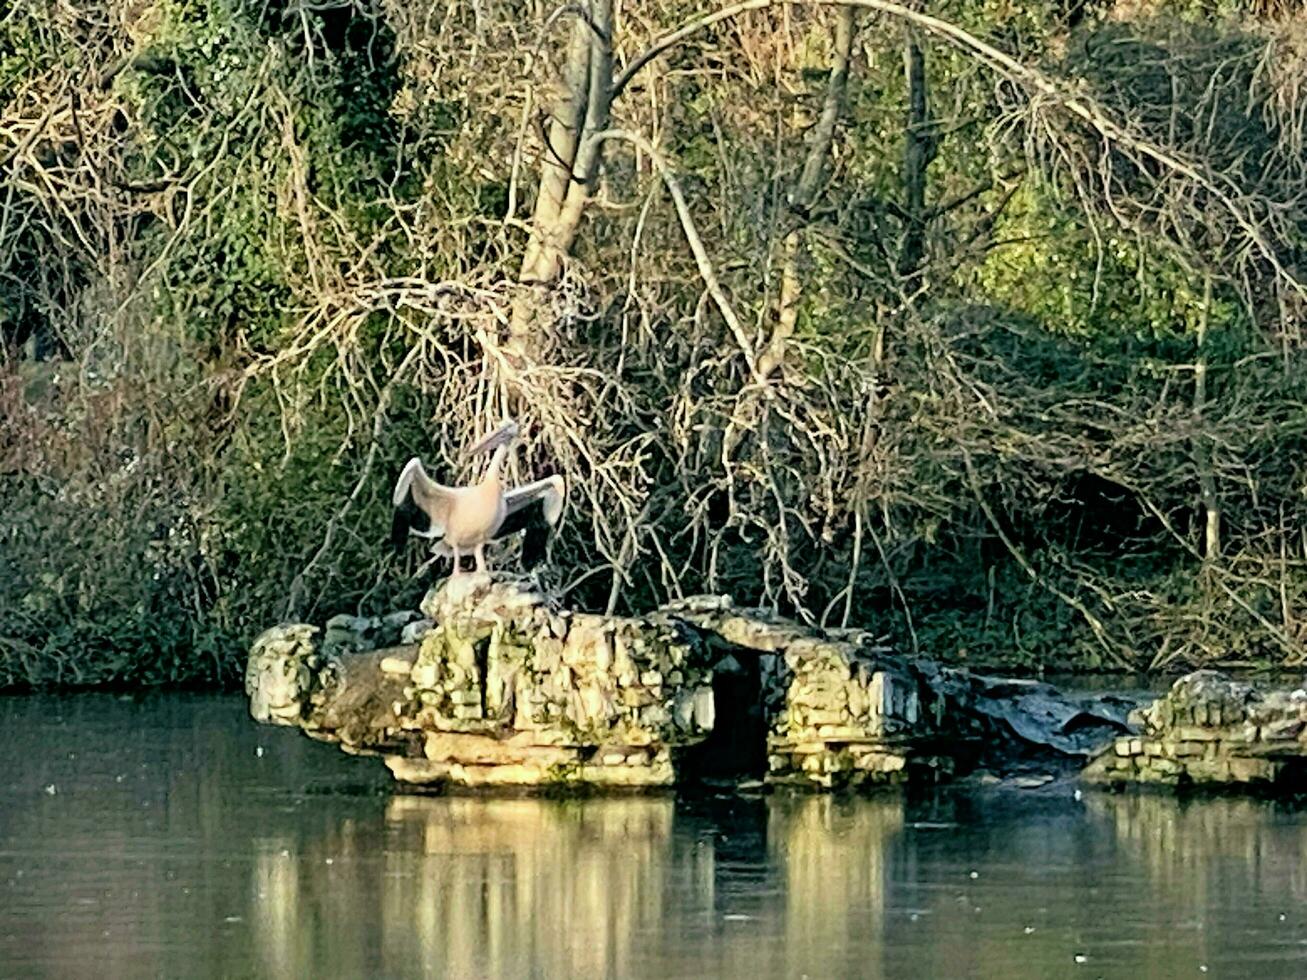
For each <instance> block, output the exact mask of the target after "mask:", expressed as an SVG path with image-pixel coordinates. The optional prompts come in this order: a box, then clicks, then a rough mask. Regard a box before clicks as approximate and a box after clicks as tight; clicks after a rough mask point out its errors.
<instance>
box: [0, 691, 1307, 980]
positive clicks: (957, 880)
mask: <svg viewBox="0 0 1307 980" xmlns="http://www.w3.org/2000/svg"><path fill="white" fill-rule="evenodd" d="M0 725H3V727H4V730H5V731H6V732H10V733H20V736H19V740H20V741H21V742H22V744H21V745H19V746H18V751H15V752H11V753H7V754H5V755H4V756H3V757H0V793H3V798H4V799H5V800H6V804H5V806H4V807H3V808H0V889H3V891H0V967H2V968H0V974H3V975H4V976H10V975H12V976H23V977H27V976H42V975H49V976H73V977H75V976H85V975H87V974H88V973H94V974H95V975H97V976H103V977H119V976H122V977H136V976H166V977H191V976H197V977H208V976H216V977H241V976H259V977H323V978H327V977H387V978H389V977H395V978H400V977H441V978H447V977H456V978H475V977H494V978H501V977H502V978H514V977H658V978H666V977H702V976H722V977H748V978H750V980H754V978H762V977H800V976H804V975H807V976H809V977H813V978H817V977H854V976H857V977H882V976H883V977H961V976H980V977H1004V978H1006V977H1025V976H1029V977H1049V976H1063V975H1074V976H1081V975H1084V976H1090V975H1092V976H1099V975H1103V976H1155V977H1193V976H1199V975H1202V974H1201V972H1200V968H1201V967H1202V966H1207V967H1208V970H1209V974H1208V975H1211V976H1222V975H1225V976H1229V975H1239V974H1242V973H1245V972H1246V965H1247V964H1248V963H1249V962H1251V961H1255V962H1256V963H1257V972H1258V973H1259V974H1261V975H1265V976H1268V977H1270V976H1279V975H1283V976H1300V975H1307V962H1305V960H1304V952H1305V951H1307V923H1305V919H1307V914H1305V913H1304V911H1303V909H1304V908H1307V902H1304V899H1307V864H1305V863H1304V860H1303V859H1304V858H1307V815H1305V814H1303V813H1302V812H1300V811H1298V810H1295V809H1292V808H1288V807H1284V806H1274V805H1269V804H1264V803H1258V802H1252V801H1242V800H1205V801H1194V802H1190V803H1183V802H1177V801H1175V800H1173V799H1169V798H1167V797H1164V796H1155V795H1153V796H1106V795H1093V796H1087V797H1086V798H1085V800H1084V801H1083V802H1080V801H1076V800H1074V799H1072V798H1071V797H1070V796H1068V795H1041V794H1022V793H1001V792H996V791H990V792H988V793H983V794H982V793H968V792H964V791H960V790H958V791H953V792H944V793H939V794H935V795H931V796H928V797H926V798H922V799H912V800H905V799H904V798H903V797H901V796H899V795H895V794H886V795H878V796H873V797H869V798H863V799H833V798H829V797H819V796H783V797H782V796H778V797H771V798H766V799H753V800H744V799H698V800H695V799H673V798H670V797H656V798H649V797H632V798H620V799H607V800H603V799H596V800H585V801H569V802H560V801H549V800H538V799H512V800H503V799H501V800H477V799H473V798H459V797H448V798H441V797H405V796H395V797H392V796H390V795H389V793H388V789H389V787H388V784H387V782H386V779H387V777H386V776H385V773H384V771H383V770H382V769H381V767H379V766H374V765H371V764H370V763H369V762H367V761H364V760H357V759H348V758H344V757H341V756H340V755H339V754H338V753H336V752H335V751H334V750H333V749H331V748H330V747H327V746H321V745H316V744H314V743H311V742H309V741H308V740H306V739H304V738H303V737H302V736H300V735H299V734H298V733H295V732H290V731H278V730H272V729H260V728H257V727H255V726H253V725H251V724H250V723H249V722H248V721H247V720H246V719H245V717H244V715H243V707H242V705H241V703H240V701H239V700H237V699H226V698H179V697H168V698H158V699H152V700H149V701H146V702H143V703H133V702H129V701H119V700H115V699H111V698H103V697H79V698H67V699H37V698H30V699H9V700H4V701H0ZM260 750H261V751H260ZM1281 916H1283V918H1281ZM1076 955H1080V956H1083V957H1085V958H1086V963H1085V964H1083V966H1084V967H1085V968H1086V969H1085V970H1082V969H1080V967H1079V966H1078V965H1077V964H1076V961H1075V956H1076ZM1086 970H1087V971H1088V972H1086Z"/></svg>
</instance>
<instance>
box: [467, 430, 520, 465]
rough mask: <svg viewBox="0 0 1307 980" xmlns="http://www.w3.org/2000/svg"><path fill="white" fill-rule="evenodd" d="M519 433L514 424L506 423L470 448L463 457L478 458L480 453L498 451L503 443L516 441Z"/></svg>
mask: <svg viewBox="0 0 1307 980" xmlns="http://www.w3.org/2000/svg"><path fill="white" fill-rule="evenodd" d="M520 431H521V429H520V428H519V427H518V424H517V423H516V422H507V423H505V424H504V425H501V426H500V427H499V428H498V429H496V430H495V431H494V432H492V433H490V435H488V436H486V437H485V438H484V439H482V440H481V441H480V442H478V443H476V444H475V445H474V446H471V447H470V448H469V449H468V450H467V452H466V453H464V455H465V456H469V457H470V456H480V455H481V454H482V453H488V452H490V451H491V450H492V449H498V448H499V447H500V446H502V445H503V444H504V443H506V442H512V441H513V440H514V439H516V438H517V436H518V433H519V432H520Z"/></svg>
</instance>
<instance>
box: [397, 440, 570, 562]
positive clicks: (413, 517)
mask: <svg viewBox="0 0 1307 980" xmlns="http://www.w3.org/2000/svg"><path fill="white" fill-rule="evenodd" d="M519 432H520V429H519V428H518V425H517V423H516V422H508V423H506V424H504V425H502V426H500V427H499V428H498V429H496V430H495V431H494V432H492V433H490V434H489V435H488V436H486V437H485V438H484V439H482V440H481V441H480V442H478V443H477V444H476V445H474V446H472V447H471V448H470V449H468V450H467V453H466V455H468V456H475V455H479V454H481V453H484V452H487V451H489V450H491V449H493V450H494V451H495V455H494V456H493V457H492V458H491V460H490V469H489V470H488V471H487V472H486V475H485V476H484V477H483V478H482V480H481V482H480V483H477V484H474V485H473V486H470V487H446V486H442V485H441V484H439V483H437V482H436V481H435V480H433V479H431V477H429V476H428V475H427V471H426V470H425V469H423V467H422V461H421V460H420V459H419V458H418V457H416V456H414V457H413V458H412V459H410V460H409V461H408V463H406V464H405V466H404V469H403V471H402V472H401V473H400V474H399V480H398V481H397V482H396V483H395V493H394V496H393V498H392V499H393V503H394V505H395V519H394V523H393V525H392V527H391V540H392V541H393V542H394V543H395V544H396V545H397V546H398V545H402V543H403V540H404V536H405V534H407V533H412V534H415V535H417V536H418V537H421V538H426V539H427V540H429V541H432V542H433V545H432V551H434V552H435V553H436V554H437V555H444V556H447V557H452V558H453V559H454V575H459V574H461V572H462V569H461V568H460V562H461V559H462V556H463V555H465V554H467V552H469V551H471V552H472V553H473V554H474V555H475V556H476V563H477V571H480V572H484V571H485V570H486V558H485V551H484V549H485V546H486V543H487V542H489V541H493V540H494V539H495V538H498V537H502V536H504V535H507V534H513V533H515V532H517V531H520V530H526V532H527V548H528V549H531V548H533V547H537V546H539V545H540V544H541V543H542V541H543V538H544V537H547V536H548V532H549V529H550V528H552V527H553V526H554V525H556V524H557V523H558V519H559V517H561V516H562V513H563V498H564V495H565V493H566V484H565V483H564V482H563V478H562V477H561V476H548V477H545V478H544V479H543V480H536V481H535V482H534V483H528V484H525V485H524V486H520V487H514V488H513V489H511V490H508V491H505V490H504V488H503V484H502V482H501V480H500V478H499V471H500V469H501V468H502V467H503V465H504V460H505V459H506V458H507V457H508V453H509V450H510V449H511V448H512V445H513V443H515V442H516V441H517V437H518V434H519Z"/></svg>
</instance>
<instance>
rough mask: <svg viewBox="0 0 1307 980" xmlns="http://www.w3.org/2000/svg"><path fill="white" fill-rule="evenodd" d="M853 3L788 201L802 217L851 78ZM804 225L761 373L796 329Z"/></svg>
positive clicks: (784, 251) (789, 247)
mask: <svg viewBox="0 0 1307 980" xmlns="http://www.w3.org/2000/svg"><path fill="white" fill-rule="evenodd" d="M853 18H854V8H853V7H840V8H839V11H838V12H837V14H836V19H835V37H834V46H833V48H834V50H833V52H832V55H831V69H830V80H829V82H828V83H827V85H826V99H825V102H824V103H823V105H822V110H821V116H820V117H819V118H818V119H817V122H816V124H815V125H814V126H813V128H812V132H811V133H810V134H809V140H810V143H809V146H808V155H807V157H806V158H805V159H804V162H803V170H802V172H801V173H800V175H799V182H798V184H797V185H795V188H794V190H793V191H792V192H791V194H790V207H791V209H793V211H794V213H795V214H797V215H799V216H800V218H801V219H803V220H804V221H806V220H807V218H808V215H809V212H810V211H811V210H812V206H813V205H814V204H815V203H816V201H817V197H818V195H819V194H820V193H821V180H822V176H823V175H824V173H825V168H826V160H827V158H828V157H829V156H830V148H831V145H832V144H833V143H834V141H835V127H836V126H837V125H838V123H839V119H840V116H841V115H842V114H843V112H844V101H845V93H846V91H847V89H848V81H849V53H850V51H851V50H852V48H853V28H854V19H853ZM802 231H803V228H802V225H800V226H798V227H796V228H795V229H794V230H793V231H791V232H790V233H789V234H788V235H786V236H785V239H784V240H783V242H782V243H781V293H780V303H779V307H780V308H779V310H778V311H777V315H776V328H775V330H773V332H772V336H771V341H770V342H769V343H768V345H767V348H766V350H764V351H763V352H762V355H761V356H760V357H759V358H758V373H759V375H760V376H761V377H764V378H765V377H767V376H768V375H770V374H771V373H772V372H773V371H775V370H776V368H778V367H779V366H780V365H781V363H782V362H783V361H784V358H785V345H786V343H787V341H788V340H789V339H790V337H792V336H793V335H794V327H795V324H796V323H797V322H798V316H799V300H800V299H801V298H802V296H803V283H802V281H801V280H800V278H799V262H800V259H801V258H802V255H803V243H802V241H801V237H802Z"/></svg>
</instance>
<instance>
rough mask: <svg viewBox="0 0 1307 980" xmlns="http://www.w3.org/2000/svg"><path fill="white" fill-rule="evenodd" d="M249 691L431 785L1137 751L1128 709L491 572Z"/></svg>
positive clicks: (735, 615)
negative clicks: (554, 589) (1129, 741)
mask: <svg viewBox="0 0 1307 980" xmlns="http://www.w3.org/2000/svg"><path fill="white" fill-rule="evenodd" d="M246 691H247V694H248V696H249V700H250V710H251V713H252V715H253V717H254V718H255V719H256V720H258V721H261V722H267V723H272V724H282V725H294V726H298V727H300V728H301V729H303V730H304V732H305V733H307V734H308V735H310V736H312V737H314V738H318V739H322V740H325V741H330V742H335V743H337V744H338V745H339V746H340V747H341V748H342V749H343V750H345V751H347V752H351V753H355V754H360V755H377V756H381V757H382V758H383V759H384V760H385V763H386V765H387V766H388V767H389V768H390V770H391V772H392V773H393V774H394V776H395V778H396V780H398V781H399V782H400V783H401V784H404V785H406V786H410V787H414V788H426V789H447V788H492V787H514V788H548V787H555V788H558V787H563V788H567V787H571V788H595V789H652V788H658V787H669V786H673V785H678V784H683V783H691V782H695V781H701V780H705V779H722V778H727V779H733V780H736V781H740V780H744V781H750V782H752V781H755V780H760V781H762V782H763V783H765V784H768V785H773V786H781V785H788V786H798V787H808V788H812V789H819V790H825V789H835V788H842V787H854V786H863V785H874V784H881V783H898V782H904V781H908V780H914V781H921V780H925V781H931V782H934V781H938V780H941V779H944V778H948V777H950V776H953V775H955V774H960V773H965V772H969V771H973V770H975V769H976V768H977V767H982V766H983V767H987V768H988V769H989V770H991V771H997V772H1005V773H1007V774H1009V775H1012V774H1020V773H1021V772H1023V771H1026V770H1030V769H1031V768H1032V767H1033V768H1035V769H1037V770H1038V771H1039V772H1040V773H1045V774H1047V773H1055V772H1056V773H1065V772H1069V771H1075V770H1078V769H1079V768H1080V767H1081V766H1083V765H1084V764H1085V763H1086V762H1087V761H1088V760H1089V759H1090V758H1091V757H1092V756H1094V755H1095V754H1096V753H1098V752H1100V751H1102V750H1103V749H1104V748H1109V749H1110V747H1111V746H1113V745H1114V744H1116V740H1117V739H1118V738H1119V737H1128V736H1130V735H1131V734H1132V728H1131V726H1130V724H1129V721H1128V716H1129V714H1130V711H1131V709H1133V708H1135V707H1137V706H1138V705H1137V702H1136V701H1134V700H1132V699H1129V698H1125V697H1114V696H1096V697H1084V698H1075V697H1070V696H1067V695H1064V694H1061V693H1059V692H1058V691H1056V690H1055V689H1054V688H1052V687H1050V686H1049V685H1046V684H1042V683H1038V682H1035V681H1023V680H1007V679H998V678H989V677H984V676H980V675H975V674H972V673H970V672H968V671H965V670H957V669H951V668H946V667H942V666H940V665H939V664H936V663H934V662H931V661H928V660H921V659H914V658H909V657H905V656H902V655H900V654H898V653H896V652H895V651H893V650H892V649H890V648H888V647H887V646H885V645H884V644H883V643H881V642H878V641H877V639H876V638H875V637H873V636H872V635H871V634H869V633H866V632H863V631H857V630H824V631H823V630H818V629H815V628H809V627H806V626H803V625H801V624H797V623H793V622H789V621H786V620H783V619H779V618H777V617H774V616H771V615H768V614H767V613H766V612H763V611H760V610H746V609H740V608H737V607H735V606H734V605H733V604H732V602H731V601H730V599H729V598H726V597H714V596H702V597H695V598H691V599H686V600H682V601H680V602H677V603H673V604H670V605H667V606H664V607H661V608H659V609H657V610H655V611H654V612H652V613H650V614H648V615H646V616H643V617H619V616H602V615H597V614H593V613H586V612H578V611H573V610H568V609H565V608H562V607H561V606H560V605H559V604H558V603H557V602H555V601H554V600H552V599H550V598H549V597H548V596H547V595H546V594H545V593H544V592H543V591H542V590H541V589H540V588H539V587H538V585H537V584H536V583H535V582H534V581H532V580H530V579H521V578H511V577H503V576H496V577H493V578H492V577H490V576H487V575H466V576H460V577H458V578H454V579H451V580H450V581H448V582H446V583H445V584H444V585H442V586H440V587H439V588H437V589H434V590H433V591H431V592H430V593H429V594H428V595H427V597H426V598H425V599H424V600H423V602H422V608H421V611H420V612H402V613H396V614H393V615H391V616H387V617H384V618H366V617H349V616H339V617H336V618H334V619H332V620H330V621H329V622H328V623H326V624H325V626H324V627H322V628H318V627H316V626H312V625H308V624H289V625H282V626H277V627H274V628H272V629H269V630H267V631H265V632H264V633H263V634H262V635H261V636H259V637H258V639H257V640H256V641H255V642H254V644H253V648H252V649H251V652H250V655H249V661H248V668H247V674H246ZM1040 778H1043V777H1040Z"/></svg>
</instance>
